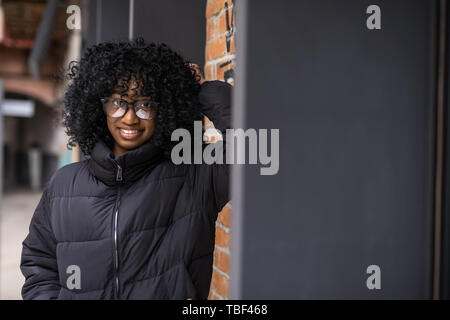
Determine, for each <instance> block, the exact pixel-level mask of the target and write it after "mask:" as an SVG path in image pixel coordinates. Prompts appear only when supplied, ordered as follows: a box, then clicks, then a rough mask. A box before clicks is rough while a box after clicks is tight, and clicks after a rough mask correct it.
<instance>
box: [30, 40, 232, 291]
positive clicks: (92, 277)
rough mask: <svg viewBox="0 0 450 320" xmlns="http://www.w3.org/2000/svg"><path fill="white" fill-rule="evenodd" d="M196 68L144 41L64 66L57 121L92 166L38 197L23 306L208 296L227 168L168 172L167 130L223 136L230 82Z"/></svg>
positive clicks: (62, 176)
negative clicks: (209, 127)
mask: <svg viewBox="0 0 450 320" xmlns="http://www.w3.org/2000/svg"><path fill="white" fill-rule="evenodd" d="M195 70H196V68H195V66H193V65H192V64H189V63H187V62H186V61H184V60H183V58H182V57H181V56H180V55H178V54H177V53H175V52H174V51H172V50H171V49H170V48H169V47H167V46H166V45H164V44H161V45H156V44H153V43H151V44H147V43H145V42H144V41H143V40H142V39H138V40H135V41H133V42H120V43H102V44H99V45H96V46H94V47H92V48H90V49H88V50H87V51H86V53H85V55H84V56H83V57H82V59H81V60H80V62H79V63H77V64H73V65H72V66H71V68H70V73H69V78H70V79H71V82H70V85H69V87H68V90H67V92H66V94H65V98H64V104H65V110H64V112H63V119H64V125H65V126H66V128H67V129H66V132H67V134H68V136H69V143H68V146H69V147H72V146H74V145H75V144H78V145H79V147H80V149H81V151H82V152H83V153H84V154H85V155H87V156H88V159H87V160H84V161H81V162H78V163H72V164H70V165H67V166H64V167H62V168H60V169H59V170H58V171H57V172H56V173H55V174H54V175H53V177H52V179H51V180H50V182H49V183H48V184H47V185H46V187H45V189H44V192H43V195H42V198H41V200H40V202H39V204H38V206H37V208H36V211H35V213H34V215H33V218H32V221H31V224H30V230H29V234H28V236H27V237H26V239H25V240H24V241H23V250H22V260H21V270H22V273H23V274H24V276H25V278H26V280H25V284H24V286H23V288H22V296H23V298H24V299H207V296H208V293H209V287H210V281H211V275H212V262H213V250H214V238H215V233H214V232H215V221H216V218H217V214H218V212H219V211H220V210H221V209H222V207H223V206H224V205H225V204H226V202H227V201H228V200H229V193H228V181H229V179H228V170H229V169H228V166H227V165H220V164H212V165H206V164H181V165H175V164H174V163H173V162H172V161H171V159H170V154H171V149H172V147H173V145H174V143H177V142H172V141H171V134H172V132H173V130H175V129H177V128H184V129H187V130H188V131H189V132H191V133H193V128H194V121H196V120H202V119H203V115H202V114H205V115H206V116H208V118H209V119H211V120H212V121H213V123H214V124H215V126H216V127H217V128H218V129H219V130H221V131H222V132H223V131H224V130H225V129H226V128H227V127H229V123H230V93H231V86H230V85H229V84H227V83H225V82H221V81H206V82H203V80H202V79H201V77H200V76H199V72H198V70H197V71H195ZM200 82H203V83H202V84H200Z"/></svg>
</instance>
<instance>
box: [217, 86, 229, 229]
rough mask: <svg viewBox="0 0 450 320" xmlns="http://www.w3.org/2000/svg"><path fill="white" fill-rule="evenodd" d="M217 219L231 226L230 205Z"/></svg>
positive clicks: (226, 225)
mask: <svg viewBox="0 0 450 320" xmlns="http://www.w3.org/2000/svg"><path fill="white" fill-rule="evenodd" d="M222 79H223V77H222ZM217 219H218V220H219V222H220V223H221V224H223V225H224V226H225V227H227V228H229V227H230V226H231V210H230V209H229V208H228V207H224V208H223V209H222V211H220V213H219V217H218V218H217Z"/></svg>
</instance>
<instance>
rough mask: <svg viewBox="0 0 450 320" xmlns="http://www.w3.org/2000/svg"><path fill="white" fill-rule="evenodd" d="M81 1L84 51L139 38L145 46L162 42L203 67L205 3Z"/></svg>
mask: <svg viewBox="0 0 450 320" xmlns="http://www.w3.org/2000/svg"><path fill="white" fill-rule="evenodd" d="M130 3H131V1H130V0H85V1H84V2H83V3H82V4H83V9H84V10H83V14H84V16H83V17H82V19H83V24H84V25H83V41H84V48H87V47H89V46H91V45H93V44H95V43H99V42H102V41H109V40H127V39H128V38H129V36H130V27H131V28H132V37H133V38H136V37H138V36H142V37H143V38H144V39H145V40H147V41H149V42H165V43H166V44H168V45H169V46H170V47H171V48H172V49H174V50H176V51H177V52H179V53H180V54H181V55H183V57H184V58H186V59H189V60H190V61H193V62H195V63H197V64H198V65H200V66H202V65H203V64H204V63H205V57H204V55H205V43H206V18H205V14H206V0H195V1H179V0H145V1H144V0H134V1H133V4H134V5H133V6H132V8H131V10H132V13H131V17H132V21H131V23H130Z"/></svg>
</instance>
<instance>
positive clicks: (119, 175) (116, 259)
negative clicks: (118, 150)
mask: <svg viewBox="0 0 450 320" xmlns="http://www.w3.org/2000/svg"><path fill="white" fill-rule="evenodd" d="M113 161H114V163H115V164H116V166H117V174H116V181H117V182H119V183H121V182H122V167H121V166H120V165H119V164H118V163H117V162H116V161H115V160H113ZM119 205H120V185H119V188H118V193H117V199H116V209H115V211H114V227H113V228H114V287H115V295H116V298H119V254H118V243H117V221H118V216H119Z"/></svg>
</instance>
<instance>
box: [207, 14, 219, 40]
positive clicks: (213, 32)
mask: <svg viewBox="0 0 450 320" xmlns="http://www.w3.org/2000/svg"><path fill="white" fill-rule="evenodd" d="M216 21H217V19H216V18H211V19H209V20H208V21H206V42H208V41H209V40H211V39H212V38H214V37H216V36H217V26H216V25H217V23H216Z"/></svg>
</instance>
